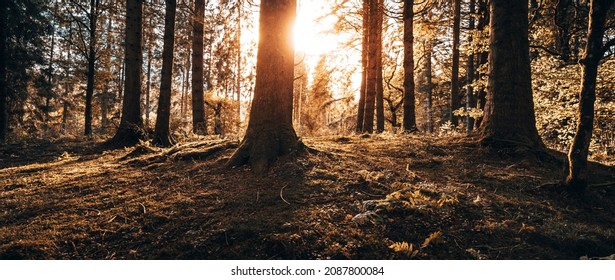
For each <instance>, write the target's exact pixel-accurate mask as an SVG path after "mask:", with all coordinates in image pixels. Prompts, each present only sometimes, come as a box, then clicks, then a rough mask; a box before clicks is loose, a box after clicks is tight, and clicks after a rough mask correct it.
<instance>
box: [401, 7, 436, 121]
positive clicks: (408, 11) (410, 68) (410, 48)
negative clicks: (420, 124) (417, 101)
mask: <svg viewBox="0 0 615 280" xmlns="http://www.w3.org/2000/svg"><path fill="white" fill-rule="evenodd" d="M403 18H404V120H403V126H404V131H407V132H411V131H416V130H417V129H416V116H415V113H414V0H404V11H403ZM430 59H431V58H430Z"/></svg>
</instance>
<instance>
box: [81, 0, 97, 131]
mask: <svg viewBox="0 0 615 280" xmlns="http://www.w3.org/2000/svg"><path fill="white" fill-rule="evenodd" d="M98 3H99V1H98V0H90V13H89V15H88V17H89V20H90V22H89V23H90V29H89V31H90V40H89V42H88V81H87V85H86V90H85V129H84V135H86V136H88V137H89V136H92V99H93V97H94V76H95V71H96V68H95V65H96V49H95V48H96V39H97V36H98V34H96V21H97V20H98Z"/></svg>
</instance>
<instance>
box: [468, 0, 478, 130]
mask: <svg viewBox="0 0 615 280" xmlns="http://www.w3.org/2000/svg"><path fill="white" fill-rule="evenodd" d="M474 1H475V0H470V16H469V17H468V29H469V32H468V34H469V35H468V42H472V32H473V31H474V12H475V10H476V9H475V7H474V3H475V2H474ZM474 58H475V56H474V52H473V51H472V53H471V54H470V55H468V63H467V65H466V82H467V84H468V85H467V91H466V111H468V112H469V111H470V110H471V109H473V108H476V97H475V96H474V87H473V86H472V83H473V82H474ZM466 116H467V117H466V118H467V119H466V131H467V133H468V134H470V133H471V131H472V130H473V129H474V118H473V117H472V116H471V115H470V113H467V115H466Z"/></svg>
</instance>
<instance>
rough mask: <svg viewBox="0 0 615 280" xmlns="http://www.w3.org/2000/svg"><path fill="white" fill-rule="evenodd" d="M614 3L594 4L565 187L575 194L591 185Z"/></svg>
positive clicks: (599, 0)
mask: <svg viewBox="0 0 615 280" xmlns="http://www.w3.org/2000/svg"><path fill="white" fill-rule="evenodd" d="M613 2H614V1H613V0H592V1H591V2H590V14H589V24H588V30H587V45H586V46H585V52H584V54H583V57H582V59H581V62H582V65H583V74H582V85H581V92H580V93H579V111H578V113H577V114H578V120H577V131H576V134H575V135H574V139H573V140H572V144H571V145H570V150H569V151H568V161H567V165H566V178H564V186H566V187H568V188H569V189H570V190H572V191H574V192H582V191H583V190H584V189H585V187H586V186H587V156H588V154H589V144H590V143H591V137H592V131H593V127H594V103H595V101H596V77H597V75H598V66H599V63H600V60H601V59H602V56H603V54H604V51H603V49H602V48H603V47H602V39H603V36H604V30H605V26H604V23H605V21H606V17H607V13H608V10H609V8H610V7H611V6H612V5H613Z"/></svg>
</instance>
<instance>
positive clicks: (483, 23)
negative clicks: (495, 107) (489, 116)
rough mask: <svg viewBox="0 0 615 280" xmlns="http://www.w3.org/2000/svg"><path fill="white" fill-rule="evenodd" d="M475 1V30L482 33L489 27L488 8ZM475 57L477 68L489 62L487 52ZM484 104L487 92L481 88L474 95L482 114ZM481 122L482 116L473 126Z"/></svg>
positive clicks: (479, 76) (483, 0) (480, 1)
mask: <svg viewBox="0 0 615 280" xmlns="http://www.w3.org/2000/svg"><path fill="white" fill-rule="evenodd" d="M477 1H478V2H477V4H478V15H479V17H478V23H477V26H476V28H477V29H478V30H480V31H484V29H485V28H486V27H488V26H489V7H488V3H487V0H477ZM476 56H477V59H476V60H477V62H478V67H480V66H481V65H484V64H485V63H487V62H489V52H486V51H482V52H480V53H478V54H477V55H476ZM484 75H485V74H484V73H479V75H478V79H479V80H480V79H482V78H483V77H484ZM485 103H487V91H486V90H485V89H484V88H481V89H479V90H478V92H477V93H476V107H477V108H478V109H480V110H481V111H482V112H484V111H485ZM482 121H483V117H482V116H481V117H478V118H476V120H475V122H476V124H475V125H474V126H475V127H477V128H479V127H480V126H481V124H482Z"/></svg>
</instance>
